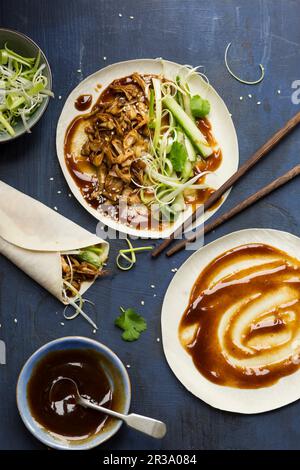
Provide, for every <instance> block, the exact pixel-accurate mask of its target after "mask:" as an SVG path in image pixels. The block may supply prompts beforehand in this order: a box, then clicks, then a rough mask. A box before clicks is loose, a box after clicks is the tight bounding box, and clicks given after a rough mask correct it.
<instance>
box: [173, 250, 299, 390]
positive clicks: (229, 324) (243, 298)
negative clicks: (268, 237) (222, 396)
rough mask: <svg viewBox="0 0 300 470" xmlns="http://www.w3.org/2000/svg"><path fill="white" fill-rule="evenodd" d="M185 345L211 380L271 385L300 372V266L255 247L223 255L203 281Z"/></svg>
mask: <svg viewBox="0 0 300 470" xmlns="http://www.w3.org/2000/svg"><path fill="white" fill-rule="evenodd" d="M179 337H180V341H181V344H182V345H183V347H184V348H185V349H186V351H187V352H188V353H189V354H190V355H191V356H192V359H193V362H194V364H195V366H196V368H197V369H198V370H199V372H200V373H201V374H202V375H204V376H205V377H206V378H207V379H208V380H210V381H212V382H214V383H216V384H219V385H226V386H230V387H238V388H259V387H265V386H270V385H272V384H274V383H275V382H277V381H278V380H279V379H280V378H281V377H284V376H286V375H289V374H292V373H293V372H295V371H296V370H297V369H298V368H299V367H300V262H299V261H298V260H297V259H295V258H293V257H291V256H289V255H288V254H287V253H285V252H283V251H280V250H278V249H276V248H274V247H272V246H269V245H265V244H258V243H257V244H256V243H253V244H248V245H242V246H239V247H236V248H234V249H232V250H229V251H227V252H225V253H223V254H222V255H220V256H218V257H217V258H215V259H214V260H213V261H212V262H211V263H210V264H209V265H208V266H206V268H205V269H204V270H203V271H202V273H201V274H200V276H199V277H198V279H197V281H196V282H195V284H194V286H193V289H192V292H191V295H190V301H189V305H188V307H187V309H186V311H185V312H184V314H183V317H182V319H181V322H180V326H179Z"/></svg>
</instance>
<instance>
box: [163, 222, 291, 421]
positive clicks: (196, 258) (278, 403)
mask: <svg viewBox="0 0 300 470" xmlns="http://www.w3.org/2000/svg"><path fill="white" fill-rule="evenodd" d="M256 242H257V243H266V244H269V245H271V246H274V247H275V248H278V249H280V250H283V251H285V252H286V253H288V254H290V255H291V256H293V257H295V258H299V253H300V238H298V237H296V236H295V235H292V234H290V233H286V232H280V231H278V230H271V229H248V230H240V231H238V232H234V233H231V234H229V235H226V236H225V237H222V238H219V239H218V240H215V241H214V242H212V243H210V244H208V245H206V246H204V247H202V248H200V250H198V251H197V252H196V253H194V254H193V255H192V256H191V257H190V258H189V259H188V260H187V261H186V262H185V263H184V264H183V265H182V266H181V268H180V269H179V270H178V272H177V273H176V275H175V276H174V278H173V280H172V282H171V283H170V285H169V288H168V290H167V293H166V295H165V299H164V303H163V307H162V318H161V324H162V339H163V348H164V353H165V356H166V359H167V361H168V363H169V366H170V367H171V369H172V371H173V372H174V374H175V375H176V377H177V378H178V379H179V380H180V382H181V383H182V384H183V385H184V386H185V387H186V388H187V389H188V390H189V391H190V392H191V393H193V394H194V395H196V396H197V397H198V398H200V399H201V400H203V401H204V402H206V403H208V404H209V405H211V406H213V407H215V408H219V409H220V410H226V411H232V412H236V413H245V414H250V413H263V412H265V411H270V410H273V409H276V408H280V407H282V406H284V405H287V404H289V403H292V402H294V401H296V400H298V399H299V398H300V370H298V371H297V372H295V373H294V374H292V375H288V376H286V377H283V378H282V379H280V380H279V381H278V382H277V383H275V384H274V385H272V386H270V387H264V388H258V389H238V388H232V387H226V386H221V385H217V384H214V383H213V382H210V381H209V380H207V379H206V378H205V377H204V376H203V375H201V374H200V372H199V371H198V370H197V369H196V367H195V366H194V363H193V360H192V358H191V356H190V355H189V354H188V353H187V352H186V351H185V350H184V348H183V347H182V345H181V343H180V340H179V337H178V326H179V322H180V319H181V317H182V314H183V313H184V311H185V309H186V307H187V305H188V301H189V296H190V291H191V289H192V286H193V284H194V283H195V281H196V279H197V278H198V276H199V274H200V273H201V271H202V270H203V268H205V266H207V265H208V264H209V263H210V262H211V261H212V260H213V259H214V258H216V257H217V256H218V255H220V254H222V253H224V252H225V251H227V250H229V249H231V248H234V247H236V246H239V245H243V244H248V243H256Z"/></svg>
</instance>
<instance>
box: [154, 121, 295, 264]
mask: <svg viewBox="0 0 300 470" xmlns="http://www.w3.org/2000/svg"><path fill="white" fill-rule="evenodd" d="M299 122H300V112H299V113H297V114H296V115H295V116H293V117H292V118H291V119H290V120H289V121H287V122H286V123H285V125H284V126H283V127H282V128H281V129H279V130H278V131H277V132H275V134H273V135H272V137H271V138H270V139H269V140H268V141H267V142H266V143H265V144H264V145H262V147H260V148H259V149H258V150H256V152H255V153H254V154H253V155H252V156H251V157H250V158H249V159H248V160H247V161H246V162H245V163H244V164H243V165H242V166H241V167H240V168H239V169H238V170H237V171H236V172H235V173H234V174H233V175H232V176H231V177H230V178H229V179H228V180H227V181H225V183H224V184H223V185H222V186H221V187H220V188H219V189H217V190H216V191H215V192H214V193H213V194H212V195H211V196H210V197H209V198H208V200H207V201H206V202H205V204H204V211H206V210H208V209H209V208H210V207H211V206H213V205H214V204H215V203H216V202H217V201H218V200H219V199H220V197H221V196H223V194H224V193H225V192H226V191H228V189H229V188H231V186H232V185H233V184H235V183H236V182H237V181H238V180H239V179H240V178H241V177H242V176H243V175H244V174H245V173H247V171H248V170H250V168H252V166H253V165H255V164H256V163H257V162H258V161H259V160H260V159H261V158H262V157H264V156H265V155H267V154H268V153H269V152H270V151H271V150H272V149H273V148H274V147H276V145H277V144H278V143H279V142H280V141H281V140H282V139H283V138H284V137H285V136H286V135H287V134H289V132H291V131H292V130H293V129H294V128H295V127H296V126H297V125H298V124H299ZM202 212H203V208H202V207H201V208H200V209H199V210H196V211H195V212H194V213H193V214H192V215H191V216H190V217H189V218H188V219H187V220H186V221H185V222H184V224H183V225H182V226H180V227H179V228H178V229H177V230H175V231H174V232H173V233H171V235H170V236H169V237H168V238H166V239H165V240H163V241H162V242H161V243H160V244H159V245H158V246H157V247H155V248H154V250H153V251H152V254H151V255H152V257H153V258H156V257H157V256H158V255H160V253H161V252H162V251H164V250H165V249H166V248H167V247H168V246H169V245H170V244H171V243H172V241H173V240H174V238H176V237H177V238H178V236H180V235H181V234H182V232H183V226H184V227H185V228H187V227H188V226H189V225H191V224H193V223H194V222H195V220H196V219H197V217H198V216H199V215H201V214H202Z"/></svg>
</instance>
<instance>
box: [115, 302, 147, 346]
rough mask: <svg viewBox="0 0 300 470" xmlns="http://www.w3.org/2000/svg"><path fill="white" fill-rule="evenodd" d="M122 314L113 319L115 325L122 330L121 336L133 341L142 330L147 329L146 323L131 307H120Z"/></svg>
mask: <svg viewBox="0 0 300 470" xmlns="http://www.w3.org/2000/svg"><path fill="white" fill-rule="evenodd" d="M121 310H122V314H121V315H120V316H119V317H118V318H116V319H115V325H116V326H118V327H119V328H121V330H124V332H123V334H122V338H123V339H124V340H125V341H135V340H137V339H138V338H139V337H140V334H141V332H142V331H145V330H146V329H147V323H146V321H145V320H144V318H143V317H141V315H139V314H138V313H136V312H135V311H134V310H133V309H132V308H128V309H127V310H124V309H122V308H121Z"/></svg>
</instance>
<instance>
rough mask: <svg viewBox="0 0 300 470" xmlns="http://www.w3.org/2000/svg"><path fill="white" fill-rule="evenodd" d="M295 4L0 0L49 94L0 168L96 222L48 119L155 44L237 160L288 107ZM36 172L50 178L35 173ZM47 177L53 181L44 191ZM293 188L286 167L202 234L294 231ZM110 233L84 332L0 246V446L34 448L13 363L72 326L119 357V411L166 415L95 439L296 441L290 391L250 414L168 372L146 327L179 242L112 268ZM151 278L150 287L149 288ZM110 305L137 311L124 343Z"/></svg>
mask: <svg viewBox="0 0 300 470" xmlns="http://www.w3.org/2000/svg"><path fill="white" fill-rule="evenodd" d="M119 13H121V14H122V15H123V16H122V17H119ZM130 16H134V19H130V18H129V17H130ZM299 17H300V2H299V1H293V0H274V1H267V0H251V1H250V0H249V1H246V0H233V1H222V0H213V1H196V0H185V1H183V0H162V1H159V0H136V1H134V0H127V1H126V0H123V1H121V0H115V1H108V0H107V1H104V0H76V1H75V0H74V1H73V0H51V1H50V0H48V1H45V0H36V1H34V0H31V1H25V0H20V1H17V0H6V1H1V2H0V25H1V26H4V27H8V28H12V29H16V30H20V31H22V32H24V33H26V34H28V35H29V36H30V37H32V38H33V39H34V40H35V41H36V42H37V43H38V44H39V45H40V46H41V47H42V49H43V50H44V51H45V53H46V55H47V57H48V59H49V62H50V64H51V67H52V72H53V79H54V91H55V94H56V98H55V100H52V101H51V103H50V105H49V108H48V110H47V112H46V114H45V116H44V117H43V119H42V120H41V122H40V123H39V124H38V125H37V126H36V127H35V129H34V131H33V133H32V135H26V136H24V137H22V138H20V139H19V140H17V141H15V142H12V143H10V144H6V145H2V146H1V147H0V177H1V179H3V180H4V181H5V182H7V183H9V184H11V185H13V186H15V187H16V188H18V189H20V190H22V191H24V192H25V193H27V194H30V195H31V196H33V197H35V198H37V199H39V200H40V201H42V202H44V203H46V204H48V205H49V206H51V207H53V206H57V207H58V209H59V211H60V212H61V213H62V214H64V215H66V216H67V217H69V218H71V219H72V220H74V221H75V222H77V223H78V224H80V225H82V226H83V227H85V228H87V229H89V230H91V231H94V230H95V227H96V221H95V220H94V219H93V218H92V216H90V215H89V214H88V213H87V212H85V210H84V209H83V208H82V207H81V206H80V205H79V204H78V203H77V202H76V200H75V199H74V198H69V197H68V193H69V190H68V187H67V184H66V182H65V180H64V178H63V175H62V173H61V170H60V167H59V165H58V161H57V158H56V151H55V130H56V124H57V119H58V116H59V114H60V112H61V109H62V106H63V103H64V101H65V99H66V97H67V96H68V94H69V92H70V91H71V90H72V89H73V88H74V87H75V86H76V85H77V84H78V83H79V81H80V80H82V78H84V77H86V76H87V75H89V74H90V73H92V72H94V71H96V70H98V69H100V68H101V67H104V66H105V65H106V64H112V63H114V62H118V61H121V60H126V59H133V58H144V57H149V58H155V57H160V56H162V57H164V58H168V59H170V60H174V61H176V62H179V63H183V64H184V63H188V64H193V65H198V64H202V65H204V66H205V67H206V73H207V75H208V76H209V78H210V81H211V83H212V85H213V86H214V87H215V88H216V89H217V91H218V92H219V93H220V94H221V96H222V97H223V98H224V100H225V102H226V104H227V105H228V107H229V110H230V112H231V113H232V115H233V120H234V123H235V126H236V129H237V133H238V138H239V145H240V160H241V161H242V162H243V161H245V159H246V158H248V157H249V156H250V155H251V153H252V152H253V151H254V150H255V149H256V148H257V147H259V146H260V145H261V144H262V143H264V142H265V140H266V139H267V138H268V137H269V136H270V135H271V134H272V133H273V132H274V131H275V130H277V129H278V128H279V127H280V126H282V125H283V124H284V122H285V121H286V120H287V119H288V118H290V117H291V116H292V115H293V114H295V113H296V112H297V111H298V110H299V109H298V108H297V106H296V105H293V104H292V102H291V93H292V89H291V83H292V82H293V81H294V80H296V79H300V70H299V63H300V51H299V45H300V28H299ZM230 41H232V43H233V46H232V49H231V51H230V59H231V63H232V66H233V67H234V69H235V70H237V71H239V73H240V74H241V75H243V76H245V77H249V78H250V79H251V78H255V77H256V76H257V73H258V69H257V64H258V63H260V62H261V63H263V64H264V66H265V68H266V77H265V80H264V81H263V82H262V83H261V84H260V85H258V86H255V87H250V86H245V85H242V84H240V83H238V82H236V81H235V80H234V79H233V78H231V77H230V76H229V74H228V73H227V71H226V69H225V67H224V50H225V47H226V45H227V43H228V42H230ZM104 56H106V57H107V60H106V61H104V60H103V57H104ZM78 69H81V72H77V70H78ZM277 90H281V94H278V93H277ZM248 93H251V94H252V95H253V97H252V99H250V98H248ZM59 95H61V96H62V100H59V99H58V96H59ZM240 96H243V97H244V99H243V100H242V101H240V99H239V97H240ZM257 101H261V103H262V104H261V105H257V104H256V103H257ZM299 145H300V131H299V130H296V131H295V132H294V133H293V134H292V135H290V136H289V137H288V138H287V139H286V140H285V141H284V142H283V143H281V144H280V145H279V146H278V148H277V149H276V150H275V151H273V152H272V154H270V155H269V156H267V157H266V158H265V159H264V161H262V162H261V163H259V164H258V165H257V167H256V168H254V169H253V170H252V171H251V172H250V173H249V174H248V175H247V176H246V177H245V178H244V179H243V181H241V182H240V183H239V184H238V185H237V186H236V187H235V188H234V189H233V191H232V193H231V195H230V197H229V199H228V200H227V202H226V204H224V206H223V207H222V209H221V211H224V210H226V209H228V208H230V207H232V206H233V205H234V204H235V203H236V202H237V201H239V200H240V199H241V198H243V197H245V196H247V195H249V194H251V193H252V192H254V191H255V190H256V189H258V188H260V187H261V186H262V185H264V184H265V183H267V182H269V181H271V180H272V179H273V178H274V177H276V176H279V175H280V174H282V173H283V172H284V171H286V170H288V169H289V168H291V167H292V166H293V165H295V164H296V163H297V162H298V161H299ZM50 177H54V181H49V178H50ZM60 190H61V191H62V194H57V191H60ZM299 195H300V189H299V180H295V181H292V182H291V183H289V184H288V185H287V186H286V187H283V188H281V189H279V190H278V191H277V192H276V193H274V194H272V195H270V196H269V197H267V198H266V199H264V200H263V201H261V202H259V203H258V204H256V205H255V206H254V207H252V208H251V209H248V210H247V211H246V212H245V213H243V214H240V215H239V216H237V217H236V218H235V219H234V220H232V221H231V222H229V223H227V224H225V225H224V226H222V227H221V228H219V229H218V230H217V232H216V233H212V234H210V235H209V236H208V237H207V242H208V241H211V240H213V239H215V238H216V237H219V236H221V235H223V234H226V233H229V232H231V231H234V230H238V229H241V228H247V227H272V228H278V229H281V230H287V231H290V232H292V233H295V234H297V233H299V228H300V227H299V224H300V214H299V203H298V201H299ZM123 244H124V242H122V241H119V242H112V244H111V256H110V267H111V269H112V271H113V273H112V275H111V276H110V277H109V278H107V279H105V280H103V281H100V282H99V283H96V284H95V285H94V286H93V288H92V289H91V290H90V291H89V298H90V299H91V300H93V301H95V302H96V305H97V323H98V325H99V326H100V329H99V333H97V335H93V334H92V333H91V329H90V327H89V325H88V324H87V323H85V322H84V321H83V320H82V319H77V320H76V321H74V322H65V325H64V326H61V324H60V322H61V321H63V318H62V310H63V309H62V306H61V305H60V304H59V303H58V302H57V301H56V300H55V299H54V298H51V296H50V295H49V294H48V293H47V292H45V291H44V290H43V289H42V288H41V287H40V286H38V285H36V284H35V283H34V282H33V281H31V280H30V279H29V278H27V277H26V276H25V275H24V274H23V273H22V272H21V271H19V270H18V269H17V268H16V267H15V266H13V265H11V264H10V263H9V262H8V261H7V260H6V259H4V258H1V259H0V323H1V329H0V339H2V340H4V341H5V342H6V346H7V365H5V366H4V365H2V366H0V390H1V400H0V448H1V449H40V448H43V446H42V444H40V443H39V442H38V441H36V440H35V439H34V438H33V437H32V436H31V435H30V434H29V432H28V431H27V430H26V429H25V427H24V426H23V424H22V422H21V420H20V418H19V416H18V412H17V408H16V404H15V386H16V380H17V376H18V373H19V371H20V368H21V366H22V364H23V363H24V361H25V360H26V359H27V358H28V356H29V355H30V354H31V353H32V352H33V351H34V350H35V349H36V348H38V347H39V346H41V345H42V344H44V343H45V342H47V341H49V340H52V339H54V338H57V337H60V336H64V335H72V334H77V335H86V336H90V337H93V338H96V339H98V340H99V341H102V342H104V343H105V344H106V345H108V346H109V347H111V348H112V349H113V350H114V351H115V352H116V353H117V354H118V355H119V356H120V358H121V359H122V360H123V361H124V363H125V364H130V365H131V368H130V369H129V373H130V376H131V380H132V388H133V400H132V410H135V411H136V412H138V413H145V414H148V415H150V416H151V415H153V416H156V417H158V418H161V419H163V420H165V421H166V422H167V424H168V426H169V431H168V434H167V436H166V437H165V439H163V440H162V441H155V440H152V439H151V438H148V437H145V436H143V435H141V434H139V433H135V432H134V431H130V430H129V429H126V428H125V427H123V428H122V430H121V431H120V432H119V433H118V435H117V436H115V437H114V438H113V439H112V440H111V441H109V442H108V443H107V444H106V445H105V448H107V449H270V448H271V449H279V448H282V449H298V448H300V422H299V415H300V402H298V403H294V404H292V405H290V406H287V407H285V408H282V409H280V410H278V411H274V412H271V413H267V414H264V415H258V416H239V415H234V414H230V413H224V412H220V411H218V410H214V409H213V408H210V407H209V406H207V405H206V404H205V403H202V402H201V401H200V400H198V399H196V398H194V397H193V396H192V395H190V394H189V393H188V392H187V391H186V390H185V389H184V387H183V386H182V385H181V384H180V383H179V382H178V381H177V379H176V378H175V376H174V375H173V373H172V372H171V370H170V369H169V367H168V365H167V363H166V361H165V358H164V355H163V351H162V345H161V343H159V342H157V338H158V337H160V312H161V305H162V301H163V297H164V293H165V291H166V288H167V286H168V284H169V282H170V280H171V278H172V276H173V275H174V274H173V273H172V272H171V269H172V268H174V267H179V266H180V265H181V263H182V262H183V261H184V260H185V259H186V258H187V257H188V253H181V254H179V255H177V256H176V257H175V258H172V259H166V258H165V257H164V256H162V257H161V258H160V259H159V260H157V261H152V260H151V259H150V258H149V255H148V254H142V255H140V257H139V261H138V264H137V266H136V267H135V269H134V270H132V271H131V272H130V273H123V272H120V271H118V270H117V269H116V268H115V266H114V259H115V254H116V252H117V250H118V249H119V248H120V247H121V246H123ZM151 284H154V285H155V286H156V288H155V289H151V287H150V285H151ZM154 294H157V296H156V297H154ZM142 300H144V301H145V305H144V306H142V305H141V301H142ZM120 305H124V306H126V307H135V308H136V309H137V310H138V311H140V313H142V314H143V315H144V316H145V317H146V318H147V321H148V325H149V328H148V331H147V332H146V333H144V334H143V335H142V337H141V339H140V340H139V341H137V342H135V343H132V344H128V343H125V342H123V341H122V340H121V338H120V331H119V330H118V329H116V328H115V327H114V325H113V321H114V319H115V317H116V316H117V315H118V314H119V306H120ZM14 318H17V319H18V323H14Z"/></svg>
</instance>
